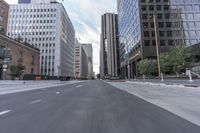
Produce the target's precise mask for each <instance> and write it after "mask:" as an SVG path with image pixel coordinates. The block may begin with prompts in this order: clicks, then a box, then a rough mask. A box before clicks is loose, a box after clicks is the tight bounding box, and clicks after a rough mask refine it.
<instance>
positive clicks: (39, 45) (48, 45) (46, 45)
mask: <svg viewBox="0 0 200 133" xmlns="http://www.w3.org/2000/svg"><path fill="white" fill-rule="evenodd" d="M33 45H34V46H35V47H52V46H53V47H55V43H53V44H51V43H49V44H33Z"/></svg>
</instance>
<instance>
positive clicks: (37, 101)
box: [30, 99, 42, 104]
mask: <svg viewBox="0 0 200 133" xmlns="http://www.w3.org/2000/svg"><path fill="white" fill-rule="evenodd" d="M41 101H42V100H41V99H40V100H36V101H33V102H31V103H30V104H35V103H39V102H41Z"/></svg>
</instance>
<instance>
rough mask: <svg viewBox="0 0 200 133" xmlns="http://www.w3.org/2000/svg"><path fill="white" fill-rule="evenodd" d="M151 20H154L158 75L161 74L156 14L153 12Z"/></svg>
mask: <svg viewBox="0 0 200 133" xmlns="http://www.w3.org/2000/svg"><path fill="white" fill-rule="evenodd" d="M153 22H154V30H155V40H156V55H157V62H158V76H159V77H160V76H161V69H160V51H159V43H158V32H157V22H156V15H155V14H153Z"/></svg>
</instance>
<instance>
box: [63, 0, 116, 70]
mask: <svg viewBox="0 0 200 133" xmlns="http://www.w3.org/2000/svg"><path fill="white" fill-rule="evenodd" d="M64 5H65V7H66V10H67V11H68V13H69V16H70V17H71V19H72V21H73V24H77V25H75V29H76V35H77V37H78V38H80V39H81V42H91V43H93V48H94V70H95V72H98V71H99V49H100V29H101V15H102V14H104V13H106V12H116V8H117V6H116V0H67V1H65V2H64ZM75 14H76V15H75ZM77 14H78V15H77Z"/></svg>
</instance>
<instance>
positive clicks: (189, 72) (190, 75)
mask: <svg viewBox="0 0 200 133" xmlns="http://www.w3.org/2000/svg"><path fill="white" fill-rule="evenodd" d="M188 75H189V79H190V80H189V82H193V80H192V73H191V70H188Z"/></svg>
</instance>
